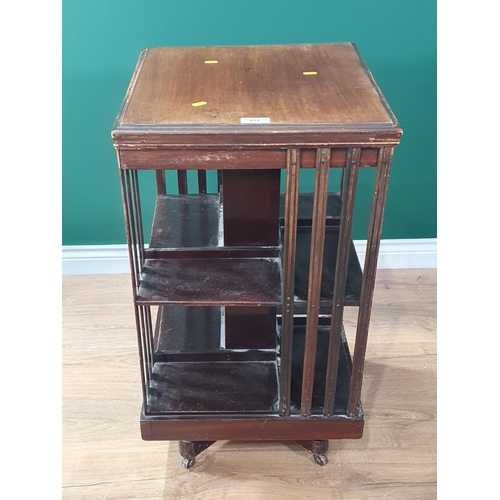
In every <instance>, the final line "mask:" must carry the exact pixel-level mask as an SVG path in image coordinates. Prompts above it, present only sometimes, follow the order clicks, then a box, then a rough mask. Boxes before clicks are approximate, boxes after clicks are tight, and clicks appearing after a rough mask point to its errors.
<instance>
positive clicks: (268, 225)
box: [112, 43, 402, 467]
mask: <svg viewBox="0 0 500 500" xmlns="http://www.w3.org/2000/svg"><path fill="white" fill-rule="evenodd" d="M401 134H402V131H401V129H400V127H399V125H398V123H397V121H396V118H395V117H394V115H393V113H392V112H391V110H390V109H389V107H388V105H387V103H386V101H385V99H384V98H383V96H382V94H381V92H380V90H379V88H378V87H377V85H376V83H375V81H374V79H373V77H372V75H371V74H370V72H369V71H368V69H367V67H366V65H365V64H364V62H363V60H362V58H361V56H360V54H359V52H358V51H357V49H356V47H355V46H354V45H352V44H350V43H336V44H311V45H276V46H244V47H175V48H174V47H172V48H167V47H165V48H150V49H146V50H144V51H143V52H142V54H141V56H140V59H139V62H138V64H137V67H136V70H135V72H134V75H133V77H132V81H131V83H130V86H129V88H128V91H127V93H126V96H125V99H124V102H123V105H122V108H121V111H120V113H119V115H118V117H117V120H116V123H115V126H114V129H113V132H112V137H113V141H114V145H115V148H116V150H117V153H118V163H119V168H120V178H121V187H122V194H123V206H124V214H125V226H126V232H127V239H128V248H129V255H130V266H131V278H132V279H131V281H132V288H133V304H134V308H135V317H136V324H137V339H138V345H139V355H140V373H141V378H142V391H143V409H142V414H141V419H140V425H141V433H142V438H143V439H145V440H178V441H179V450H180V453H181V455H182V457H183V465H184V466H185V467H191V466H193V465H194V461H195V457H196V456H197V454H199V453H200V452H202V451H203V450H204V449H206V448H207V447H208V446H210V445H211V444H212V443H214V442H215V441H217V440H237V441H245V440H283V441H284V440H293V441H295V442H297V443H298V444H300V445H301V446H303V447H304V448H306V449H308V450H310V451H312V453H313V456H314V460H315V461H316V463H318V464H320V465H325V464H326V462H327V458H326V451H327V449H328V441H329V440H333V439H357V438H360V437H361V436H362V434H363V426H364V418H363V411H362V407H361V403H360V396H361V386H362V377H363V367H364V359H365V352H366V344H367V336H368V328H369V321H370V312H371V305H372V296H373V290H374V284H375V273H376V268H377V258H378V251H379V245H380V236H381V230H382V220H383V213H384V206H385V198H386V193H387V186H388V178H389V170H390V165H391V158H392V154H393V149H394V147H395V146H397V144H398V143H399V140H400V137H401ZM363 168H373V169H375V170H376V172H375V180H374V189H373V191H372V196H371V199H370V200H368V205H369V206H371V214H370V216H369V222H368V224H367V236H366V238H367V247H366V254H365V260H364V266H363V269H362V267H361V265H360V262H359V259H358V256H357V255H356V250H355V247H354V245H353V241H352V238H351V229H352V225H353V216H354V212H355V210H354V208H355V194H356V185H357V180H358V173H359V172H360V169H363ZM143 171H144V172H143ZM188 171H190V172H189V173H188ZM174 172H175V173H174ZM144 175H151V176H152V178H154V181H152V182H150V183H149V184H148V183H146V184H145V185H146V186H148V185H149V186H155V187H154V188H152V189H153V190H154V191H155V192H154V193H153V194H152V195H150V196H148V195H145V194H144V191H145V187H144V185H142V178H143V177H142V176H144ZM173 176H175V182H174V185H173V186H171V184H172V182H171V181H172V179H173ZM308 177H309V178H310V179H311V182H310V185H311V186H312V184H313V185H314V187H313V189H312V192H306V191H307V186H306V188H305V189H304V188H303V186H302V184H301V183H302V182H304V181H303V179H304V178H306V179H307V178H308ZM139 178H141V189H139ZM188 180H189V185H188ZM299 184H300V187H299ZM306 184H307V183H306ZM332 186H334V187H332ZM167 188H168V190H167ZM167 191H168V192H167ZM309 191H311V189H309ZM145 197H146V198H147V199H148V200H150V199H154V205H155V206H154V210H153V209H151V211H150V212H151V214H152V215H151V217H150V218H151V220H146V219H148V217H147V216H146V215H145V213H146V212H145V211H144V214H143V213H142V212H143V210H142V209H141V207H143V206H144V205H143V200H144V198H145ZM141 198H142V199H141ZM345 307H357V308H358V319H357V325H356V328H355V342H354V348H353V349H352V353H353V354H352V357H351V354H350V349H349V346H348V343H347V340H346V334H345V332H344V326H343V314H344V309H345Z"/></svg>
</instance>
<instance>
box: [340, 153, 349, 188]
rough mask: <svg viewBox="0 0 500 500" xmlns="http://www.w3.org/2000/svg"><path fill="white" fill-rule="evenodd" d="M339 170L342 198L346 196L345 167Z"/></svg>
mask: <svg viewBox="0 0 500 500" xmlns="http://www.w3.org/2000/svg"><path fill="white" fill-rule="evenodd" d="M347 161H349V158H348V159H347ZM339 170H340V187H339V193H340V196H342V195H343V194H344V179H345V167H342V168H340V169H339Z"/></svg>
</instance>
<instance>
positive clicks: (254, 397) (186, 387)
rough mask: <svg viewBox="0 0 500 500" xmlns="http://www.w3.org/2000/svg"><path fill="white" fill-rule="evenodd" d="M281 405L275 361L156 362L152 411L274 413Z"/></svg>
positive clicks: (150, 389) (150, 408)
mask: <svg viewBox="0 0 500 500" xmlns="http://www.w3.org/2000/svg"><path fill="white" fill-rule="evenodd" d="M277 406H278V373H277V365H276V362H274V361H218V362H176V363H155V365H154V367H153V375H152V380H151V384H150V388H149V398H148V405H147V410H148V413H149V414H151V413H157V414H161V413H163V414H165V413H170V414H172V413H182V414H183V415H184V414H186V413H197V414H199V413H272V412H276V411H277Z"/></svg>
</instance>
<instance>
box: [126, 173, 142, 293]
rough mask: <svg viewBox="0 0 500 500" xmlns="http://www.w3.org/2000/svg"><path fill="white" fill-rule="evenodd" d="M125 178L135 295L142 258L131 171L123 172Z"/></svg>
mask: <svg viewBox="0 0 500 500" xmlns="http://www.w3.org/2000/svg"><path fill="white" fill-rule="evenodd" d="M123 173H124V176H123V179H124V186H125V197H126V209H127V214H126V215H127V224H128V229H129V231H128V234H127V237H128V243H129V252H130V254H131V255H132V262H131V265H132V272H133V274H134V275H135V283H136V287H137V288H136V290H135V292H134V293H137V290H138V287H139V279H140V272H141V267H140V256H139V251H138V250H139V249H138V245H137V228H136V213H135V210H134V195H133V191H134V187H133V182H132V174H131V171H130V170H124V171H123Z"/></svg>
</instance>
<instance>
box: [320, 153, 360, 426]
mask: <svg viewBox="0 0 500 500" xmlns="http://www.w3.org/2000/svg"><path fill="white" fill-rule="evenodd" d="M360 157H361V149H360V148H349V150H348V152H347V162H346V179H345V185H344V186H343V189H342V191H343V196H342V213H341V222H340V230H339V243H338V248H337V262H336V264H335V281H334V284H333V298H332V320H331V324H330V342H329V345H328V361H327V369H326V385H325V403H324V410H323V413H324V415H325V416H329V415H332V414H333V407H334V401H335V389H336V386H337V370H338V363H339V352H340V335H341V331H342V320H343V314H344V297H345V285H346V280H347V264H348V262H349V248H350V244H351V230H352V220H353V215H354V200H355V196H356V183H357V180H358V169H359V159H360Z"/></svg>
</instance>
